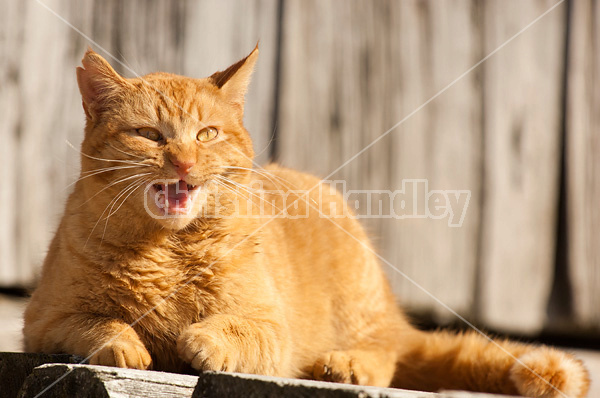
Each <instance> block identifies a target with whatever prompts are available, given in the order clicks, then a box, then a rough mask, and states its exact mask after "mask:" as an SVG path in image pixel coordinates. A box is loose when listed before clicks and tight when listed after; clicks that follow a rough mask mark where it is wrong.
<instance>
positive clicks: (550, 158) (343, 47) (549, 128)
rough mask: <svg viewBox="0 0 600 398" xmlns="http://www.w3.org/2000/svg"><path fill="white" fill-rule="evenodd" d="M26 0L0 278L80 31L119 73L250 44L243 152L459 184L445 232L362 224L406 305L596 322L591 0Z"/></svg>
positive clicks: (31, 204) (501, 325)
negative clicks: (256, 56) (455, 222)
mask: <svg viewBox="0 0 600 398" xmlns="http://www.w3.org/2000/svg"><path fill="white" fill-rule="evenodd" d="M40 2H41V4H40ZM40 2H37V1H33V0H30V1H26V2H15V1H10V0H0V9H2V10H3V13H2V14H0V134H1V136H2V138H3V143H2V145H0V170H2V171H3V173H4V181H3V183H4V184H3V186H2V188H1V189H0V203H2V204H3V206H0V220H2V223H1V224H0V285H2V286H15V285H28V284H30V283H31V282H32V281H33V279H34V276H35V273H36V272H37V270H38V267H39V264H40V262H41V260H42V259H43V256H44V252H45V250H46V246H47V244H48V240H49V238H50V237H51V235H52V232H53V230H54V228H55V227H56V223H57V221H58V219H59V217H60V213H61V212H62V206H63V202H64V199H65V196H66V194H67V193H68V188H65V187H67V186H68V184H69V183H70V182H71V181H73V180H74V178H75V176H76V173H77V168H78V165H77V162H78V155H77V152H76V151H74V150H73V149H71V148H70V147H69V146H68V145H66V144H65V140H66V139H68V140H69V141H70V142H71V143H73V145H74V146H75V147H77V146H78V145H79V143H80V141H81V138H82V135H81V131H82V126H83V112H82V111H81V105H80V99H79V94H78V90H77V87H76V83H75V77H74V68H75V66H77V65H78V63H79V60H80V58H81V56H82V54H83V52H84V50H85V48H86V47H87V46H88V45H91V46H92V47H93V48H94V49H95V50H96V51H98V52H100V53H101V54H102V55H103V56H105V57H106V58H107V59H109V61H110V62H111V63H112V64H113V65H115V67H116V68H117V70H119V71H120V72H122V73H123V74H124V75H126V76H133V75H135V74H145V73H148V72H151V71H155V70H165V71H169V72H174V73H180V74H186V75H189V76H194V77H201V76H205V75H208V74H210V73H212V72H213V71H215V70H219V69H222V68H224V67H226V66H228V65H229V64H231V63H232V62H234V61H235V60H237V59H239V58H241V57H243V56H244V55H246V54H247V53H248V52H249V51H250V50H251V49H252V47H253V46H254V44H255V43H256V41H257V40H260V48H261V56H260V60H259V63H258V67H257V71H256V73H255V75H254V78H253V83H252V87H251V90H250V93H249V96H248V99H247V108H246V125H247V127H248V129H249V131H250V132H251V133H252V135H253V138H254V140H255V146H256V151H257V152H258V153H260V155H259V158H258V160H259V162H261V163H264V162H266V161H268V159H269V157H270V156H271V155H274V156H275V158H276V160H277V161H278V162H280V163H282V164H284V165H286V166H290V167H295V168H299V169H302V170H306V171H310V172H313V173H315V174H317V175H319V176H321V177H323V178H326V179H328V180H343V181H345V183H346V187H347V189H378V190H383V189H388V190H400V189H402V188H403V185H402V184H403V182H406V181H407V180H427V184H428V185H427V188H428V189H429V190H469V191H470V197H469V202H468V208H467V213H466V217H465V218H464V221H463V222H462V224H461V225H460V227H450V226H449V225H448V219H447V218H444V219H431V218H412V219H408V218H405V219H390V218H387V219H366V220H364V223H365V225H366V227H367V228H368V229H369V230H370V231H371V235H372V236H373V239H374V241H375V245H376V247H377V248H378V250H379V252H380V253H381V255H382V257H383V258H385V259H386V262H384V263H385V264H384V267H385V268H386V270H387V271H388V275H389V277H390V280H391V281H392V283H393V286H394V290H395V292H396V293H397V294H398V296H399V298H400V300H401V302H402V303H403V304H404V305H405V306H406V307H408V308H410V309H411V311H414V312H417V313H419V312H420V313H429V314H431V315H433V316H434V317H435V318H436V319H437V320H438V321H439V322H441V323H444V322H449V321H452V320H454V319H455V317H454V315H453V314H452V312H451V311H450V310H449V308H450V309H452V310H453V311H456V312H458V313H459V314H461V315H463V316H465V317H467V318H468V319H470V320H472V321H474V322H477V323H480V324H483V325H485V326H487V327H491V328H494V329H498V330H505V331H513V332H520V333H534V332H537V331H539V330H541V329H542V328H544V327H545V326H548V325H552V326H556V322H555V318H554V317H553V314H554V312H553V311H554V309H553V308H554V307H553V304H551V303H552V302H555V301H556V300H557V297H558V300H559V301H561V302H560V303H559V307H561V308H563V309H565V310H564V311H566V315H565V314H563V317H562V318H561V322H562V324H561V325H560V327H573V326H575V327H580V328H588V329H593V328H598V327H600V312H599V311H598V310H597V308H599V307H600V296H599V295H598V294H595V292H596V291H597V289H598V288H600V252H599V249H598V248H597V247H596V245H595V244H594V243H595V240H596V237H597V235H598V233H599V232H600V210H597V209H600V207H597V203H598V200H599V199H600V163H599V162H598V160H596V157H595V156H594V155H595V154H596V153H600V136H598V129H599V127H600V116H598V115H600V112H598V111H600V109H599V106H600V97H599V96H600V94H599V93H600V86H599V82H600V79H599V76H600V70H599V69H598V68H599V59H598V57H597V54H598V53H600V52H599V50H600V48H599V43H600V36H598V31H600V29H599V28H598V26H597V25H598V23H600V11H599V9H600V8H599V5H598V3H597V2H596V1H591V0H578V1H573V2H572V3H569V2H566V1H565V2H562V3H561V2H557V1H555V0H528V1H525V2H524V1H521V0H485V1H478V0H402V1H401V0H379V1H369V0H355V1H345V0H252V1H242V0H239V1H233V0H228V1H217V0H214V1H205V0H202V1H195V0H187V1H176V2H169V1H166V0H163V1H150V2H149V1H142V0H136V1H116V0H113V1H100V0H84V1H75V0H40ZM49 9H50V10H49ZM55 14H57V15H58V16H57V15H55ZM65 22H68V23H69V24H71V25H72V26H73V27H75V28H77V29H78V30H79V31H80V32H81V33H83V34H85V35H86V36H87V37H88V38H86V37H83V36H82V35H81V34H80V33H78V32H76V31H74V30H73V29H72V27H70V26H68V24H67V23H65ZM90 39H91V40H93V42H91V41H90ZM109 54H112V55H113V56H114V57H115V59H110V55H109ZM482 60H484V61H483V62H482ZM382 134H386V135H385V137H383V138H379V137H380V136H381V135H382ZM273 137H274V139H273V140H271V138H273ZM374 140H378V141H376V142H375V143H374V144H372V146H370V147H369V148H368V149H367V150H365V151H364V152H361V153H360V155H358V156H357V154H358V153H359V151H361V150H362V149H363V148H365V147H366V146H367V145H371V143H372V142H373V141H374ZM342 166H343V167H342ZM421 188H423V187H421ZM421 188H418V189H421ZM561 190H562V191H561ZM561 192H562V195H561ZM413 205H415V206H416V205H418V204H417V203H413ZM561 215H562V216H561ZM561 217H563V218H564V222H560V220H561ZM562 257H564V258H566V260H565V261H566V262H565V263H564V264H563V266H564V267H566V271H565V272H564V273H561V272H556V270H557V269H558V268H559V267H558V266H557V258H562ZM428 293H429V294H428ZM432 295H433V296H434V297H435V299H434V298H432ZM562 301H564V302H562ZM441 303H443V305H442V304H441Z"/></svg>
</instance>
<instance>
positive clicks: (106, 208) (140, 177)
mask: <svg viewBox="0 0 600 398" xmlns="http://www.w3.org/2000/svg"><path fill="white" fill-rule="evenodd" d="M147 174H151V173H144V174H138V175H135V177H138V178H139V179H142V178H144V176H145V175H147ZM138 182H139V181H138V180H135V181H133V182H132V183H130V184H129V185H127V186H126V187H125V188H123V189H122V190H121V191H120V192H119V194H117V195H116V196H115V197H114V198H113V199H111V201H110V202H108V204H107V205H106V207H105V208H104V211H103V212H102V214H100V217H98V220H97V221H96V223H95V224H94V227H93V228H92V230H91V231H90V234H89V235H88V237H87V239H86V241H85V244H84V245H83V247H86V246H87V244H88V242H89V240H90V238H91V237H92V235H93V233H94V231H95V230H96V227H97V226H98V224H99V223H100V221H101V220H102V217H103V216H104V214H105V213H106V211H107V210H108V208H109V206H111V204H112V203H113V202H114V201H116V200H118V199H119V198H121V197H122V195H123V193H127V192H128V190H129V189H130V188H131V187H132V186H135V184H137V183H138ZM141 183H142V184H143V183H144V180H143V181H142V182H141ZM103 237H104V235H103Z"/></svg>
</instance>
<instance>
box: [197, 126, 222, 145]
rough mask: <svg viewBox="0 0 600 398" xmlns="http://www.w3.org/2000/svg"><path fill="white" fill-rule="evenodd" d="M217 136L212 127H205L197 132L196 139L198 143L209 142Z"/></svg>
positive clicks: (217, 133) (215, 130)
mask: <svg viewBox="0 0 600 398" xmlns="http://www.w3.org/2000/svg"><path fill="white" fill-rule="evenodd" d="M217 135H219V130H217V129H216V128H214V127H205V128H203V129H202V130H200V131H199V132H198V135H197V137H196V138H197V139H198V141H202V142H206V141H211V140H214V139H215V138H217Z"/></svg>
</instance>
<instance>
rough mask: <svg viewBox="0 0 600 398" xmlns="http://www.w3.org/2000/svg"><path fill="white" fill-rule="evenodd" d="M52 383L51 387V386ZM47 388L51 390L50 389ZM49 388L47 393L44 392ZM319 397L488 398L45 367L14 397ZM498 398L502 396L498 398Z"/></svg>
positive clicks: (218, 375)
mask: <svg viewBox="0 0 600 398" xmlns="http://www.w3.org/2000/svg"><path fill="white" fill-rule="evenodd" d="M52 383H55V384H54V385H52V386H51V384H52ZM50 386H51V387H50ZM48 387H49V388H48ZM42 391H44V394H43V396H44V397H48V398H53V397H56V398H58V397H71V396H76V397H84V398H85V397H90V398H92V397H94V398H95V397H107V398H108V397H115V398H116V397H119V398H121V397H124V396H126V397H130V398H135V397H140V398H142V397H144V398H146V397H147V398H158V397H165V398H166V397H197V398H211V397H214V398H225V397H297V398H303V397H317V396H318V397H324V398H381V397H389V398H494V397H499V396H497V395H490V394H477V393H467V392H461V391H448V392H442V393H439V394H435V393H427V392H419V391H409V390H400V389H391V388H378V387H365V386H354V385H349V384H339V383H326V382H318V381H310V380H300V379H286V378H280V377H269V376H259V375H249V374H241V373H225V372H203V373H201V374H200V376H199V377H197V376H187V375H179V374H174V373H165V372H153V371H143V370H133V369H119V368H111V367H105V366H91V365H69V364H47V365H42V366H39V367H37V368H35V369H34V371H33V373H32V374H31V375H30V376H29V377H28V378H27V380H26V381H25V384H24V385H23V387H22V389H21V391H20V394H19V397H20V398H31V397H35V396H36V394H38V393H39V392H42ZM503 397H506V396H505V395H503Z"/></svg>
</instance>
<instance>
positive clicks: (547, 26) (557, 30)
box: [479, 0, 566, 333]
mask: <svg viewBox="0 0 600 398" xmlns="http://www.w3.org/2000/svg"><path fill="white" fill-rule="evenodd" d="M554 4H556V2H555V1H545V0H541V1H528V2H522V1H517V0H510V1H503V0H497V1H488V2H486V3H485V7H484V9H485V11H484V12H485V24H484V26H485V31H484V37H485V51H484V52H485V53H486V54H487V53H490V52H492V51H494V50H495V49H496V48H498V46H501V45H502V44H503V43H505V41H506V40H508V39H509V38H511V37H512V36H513V35H515V34H516V33H518V32H519V31H520V30H521V29H523V28H524V27H526V26H527V25H528V24H529V23H531V22H532V21H534V20H535V19H536V18H537V17H539V16H540V15H542V14H543V13H544V12H545V11H546V10H548V9H549V8H550V7H552V6H553V5H554ZM565 10H566V3H564V4H563V5H562V6H559V7H557V8H556V9H554V11H552V12H550V13H549V14H547V15H546V16H544V17H543V18H542V19H540V20H539V21H538V22H536V23H535V24H534V25H532V26H531V27H530V28H528V29H527V30H526V31H524V32H523V33H522V34H521V35H520V36H519V37H517V38H515V39H514V40H513V41H511V42H510V43H508V44H506V46H505V47H503V48H502V49H501V50H499V51H498V52H497V53H496V54H495V55H493V56H492V57H490V58H489V59H488V60H487V61H486V62H485V63H484V64H483V68H484V70H483V72H484V97H483V104H484V117H483V120H484V134H485V135H484V152H483V154H484V159H485V162H484V169H483V170H484V178H483V187H484V188H483V189H484V198H483V214H482V224H483V235H482V248H481V250H482V252H481V267H482V270H481V279H480V290H479V299H480V308H479V316H480V319H481V320H482V321H483V322H484V323H485V324H486V325H487V326H489V327H492V328H496V329H500V330H509V331H515V332H525V333H533V332H536V331H539V330H540V329H541V328H542V327H543V325H544V323H545V313H546V311H545V310H546V306H547V302H548V297H549V294H550V288H551V283H552V277H553V271H554V260H555V258H554V257H555V239H556V222H557V214H558V193H559V192H558V182H559V170H560V143H561V140H560V137H561V99H562V83H561V82H562V73H563V66H564V56H565V53H564V49H565V45H564V37H565V33H566V31H565V29H566V27H565V23H564V21H565Z"/></svg>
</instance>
